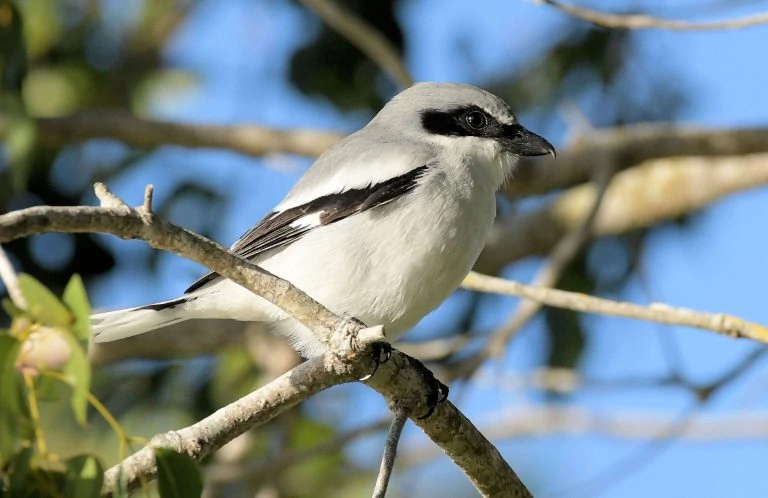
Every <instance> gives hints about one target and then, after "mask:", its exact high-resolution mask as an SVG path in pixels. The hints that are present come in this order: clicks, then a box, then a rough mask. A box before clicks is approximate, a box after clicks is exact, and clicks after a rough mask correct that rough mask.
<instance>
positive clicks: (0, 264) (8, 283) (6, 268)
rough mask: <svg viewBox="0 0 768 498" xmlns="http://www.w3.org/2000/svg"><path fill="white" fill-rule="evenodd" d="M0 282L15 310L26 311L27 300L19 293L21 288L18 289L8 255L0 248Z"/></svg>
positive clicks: (17, 282) (14, 271) (16, 279)
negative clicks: (0, 281)
mask: <svg viewBox="0 0 768 498" xmlns="http://www.w3.org/2000/svg"><path fill="white" fill-rule="evenodd" d="M0 280H2V281H3V284H4V285H5V289H6V290H7V291H8V296H9V297H10V298H11V301H13V304H15V305H16V307H17V308H20V309H23V310H25V309H27V300H26V299H24V294H22V293H21V287H19V279H18V277H17V276H16V270H14V269H13V265H12V264H11V260H10V259H8V255H7V254H6V253H5V250H4V249H3V247H2V246H0Z"/></svg>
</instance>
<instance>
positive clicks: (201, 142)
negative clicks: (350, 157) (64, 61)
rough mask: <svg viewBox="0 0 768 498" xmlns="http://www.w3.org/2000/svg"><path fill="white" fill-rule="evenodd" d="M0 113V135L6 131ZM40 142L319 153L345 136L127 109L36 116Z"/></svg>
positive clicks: (149, 147) (251, 153) (310, 154)
mask: <svg viewBox="0 0 768 498" xmlns="http://www.w3.org/2000/svg"><path fill="white" fill-rule="evenodd" d="M1 121H2V119H0V136H2V135H3V133H2V123H1ZM35 123H36V131H37V140H38V142H39V143H40V144H42V145H47V146H52V147H61V146H63V145H66V144H71V143H74V142H80V141H83V140H88V139H92V138H112V139H115V140H120V141H122V142H125V143H126V144H128V145H131V146H133V147H139V148H146V149H151V148H154V147H161V146H165V145H180V146H183V147H194V148H200V147H205V148H220V149H229V150H234V151H237V152H242V153H243V154H248V155H252V156H264V155H268V154H278V153H285V154H298V155H302V156H312V157H314V156H319V155H320V154H322V153H323V152H325V150H326V149H328V147H330V146H331V145H333V144H335V143H336V142H338V141H339V140H341V138H342V137H343V136H344V135H342V134H339V133H332V132H327V131H313V130H302V129H291V130H278V129H274V128H267V127H264V126H255V125H199V124H190V123H173V122H170V121H158V120H151V119H141V118H137V117H135V116H132V115H130V114H128V113H124V112H99V113H98V114H96V113H84V114H75V115H72V116H67V117H63V118H40V119H37V120H36V121H35Z"/></svg>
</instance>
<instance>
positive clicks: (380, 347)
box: [360, 342, 392, 381]
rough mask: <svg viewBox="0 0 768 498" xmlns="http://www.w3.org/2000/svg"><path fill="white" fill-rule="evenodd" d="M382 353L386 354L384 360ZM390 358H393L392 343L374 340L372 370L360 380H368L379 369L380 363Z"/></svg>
mask: <svg viewBox="0 0 768 498" xmlns="http://www.w3.org/2000/svg"><path fill="white" fill-rule="evenodd" d="M382 353H383V354H384V359H383V360H382V359H381V355H382ZM390 358H392V345H391V344H389V343H388V342H374V343H373V344H372V345H371V370H370V372H368V374H367V375H365V376H364V377H363V378H362V379H360V380H361V381H366V380H368V379H370V378H371V377H373V374H375V373H376V370H378V369H379V365H381V364H382V363H386V362H388V361H389V359H390Z"/></svg>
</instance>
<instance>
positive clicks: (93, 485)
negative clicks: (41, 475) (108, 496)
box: [64, 455, 104, 498]
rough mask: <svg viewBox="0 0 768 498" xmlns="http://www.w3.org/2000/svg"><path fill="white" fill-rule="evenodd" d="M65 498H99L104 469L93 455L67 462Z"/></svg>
mask: <svg viewBox="0 0 768 498" xmlns="http://www.w3.org/2000/svg"><path fill="white" fill-rule="evenodd" d="M66 476H67V477H66V479H67V484H66V487H65V488H64V498H99V496H101V484H102V482H103V481H104V467H103V466H102V465H101V462H100V461H99V459H98V458H96V457H95V456H93V455H78V456H76V457H72V458H70V459H69V460H67V473H66Z"/></svg>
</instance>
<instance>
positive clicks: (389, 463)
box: [373, 409, 408, 498]
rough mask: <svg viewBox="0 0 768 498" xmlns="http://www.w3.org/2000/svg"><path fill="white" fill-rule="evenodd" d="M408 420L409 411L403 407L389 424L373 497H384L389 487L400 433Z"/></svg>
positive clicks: (397, 410) (396, 412) (396, 411)
mask: <svg viewBox="0 0 768 498" xmlns="http://www.w3.org/2000/svg"><path fill="white" fill-rule="evenodd" d="M407 420H408V413H407V412H406V411H405V410H403V409H396V410H395V418H393V419H392V424H391V425H390V426H389V433H388V434H387V441H386V443H385V445H384V454H383V455H382V457H381V466H380V467H379V477H378V478H377V479H376V486H375V488H374V489H373V498H384V497H385V496H386V494H387V487H389V479H390V477H391V476H392V470H393V469H394V468H395V456H397V445H398V443H399V442H400V435H401V434H402V433H403V427H405V422H406V421H407Z"/></svg>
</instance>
